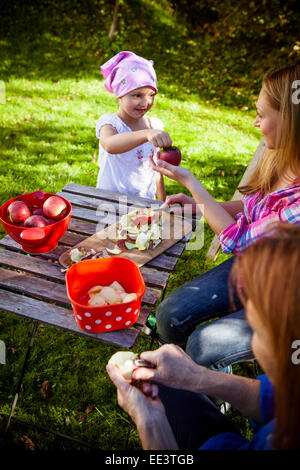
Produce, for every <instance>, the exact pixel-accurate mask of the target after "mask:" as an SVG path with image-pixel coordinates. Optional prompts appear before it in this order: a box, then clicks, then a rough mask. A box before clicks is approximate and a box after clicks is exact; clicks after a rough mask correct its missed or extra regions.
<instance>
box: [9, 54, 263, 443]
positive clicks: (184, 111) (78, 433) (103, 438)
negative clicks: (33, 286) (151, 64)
mask: <svg viewBox="0 0 300 470" xmlns="http://www.w3.org/2000/svg"><path fill="white" fill-rule="evenodd" d="M20 47H21V46H20ZM28 47H29V46H28ZM61 47H62V46H61ZM24 48H25V46H24ZM124 49H125V47H124ZM25 52H26V51H25ZM28 57H29V56H28ZM34 61H35V56H33V59H32V64H31V65H32V68H31V73H30V74H29V73H27V72H26V70H27V69H26V70H25V72H24V76H22V74H21V73H20V74H18V73H13V74H11V75H9V76H8V78H7V80H6V79H5V85H6V102H5V104H1V105H0V113H1V121H2V127H1V129H0V142H1V149H0V152H1V154H0V179H1V186H0V204H2V203H3V202H5V201H6V200H7V199H9V198H11V197H14V196H16V195H18V194H21V193H23V192H31V191H34V190H37V189H40V190H45V191H48V192H57V191H59V190H61V188H62V187H63V186H65V185H66V184H67V183H70V182H73V183H80V184H84V185H90V186H95V185H96V178H97V171H98V168H97V148H98V141H97V139H96V137H95V123H96V120H97V118H98V117H99V116H100V115H101V114H103V113H104V112H114V111H115V110H116V109H117V103H116V99H115V98H114V97H113V96H111V95H110V94H109V93H108V92H106V91H105V89H104V87H103V82H102V81H101V77H100V73H99V74H98V78H95V73H94V71H93V73H91V74H89V73H88V70H89V68H88V67H87V69H86V73H85V74H84V76H82V77H79V78H78V77H75V78H74V75H72V74H71V73H70V74H69V76H63V73H62V71H63V63H61V62H58V63H59V70H60V72H61V74H60V77H59V78H58V79H56V80H53V79H52V78H50V77H48V78H47V77H46V76H45V74H44V73H43V71H42V69H40V68H39V67H37V66H36V63H35V62H34ZM2 65H3V64H2ZM54 65H55V64H54ZM54 65H53V67H54ZM94 65H95V67H98V62H97V64H96V63H95V64H94ZM26 67H29V66H28V64H26ZM8 69H9V64H8ZM66 75H68V74H66ZM158 79H159V84H161V89H162V92H161V93H159V95H158V96H157V97H156V100H155V104H154V107H153V109H152V110H151V115H153V116H158V117H159V118H160V119H162V121H163V122H164V124H165V129H166V130H167V131H168V132H169V133H170V135H171V137H172V139H173V142H174V144H175V145H178V146H179V147H180V149H181V150H182V153H183V162H182V165H184V166H185V167H187V168H189V169H190V170H191V171H192V172H193V173H194V174H195V175H196V176H197V177H198V178H199V179H200V180H201V181H202V182H203V184H204V185H205V187H206V188H207V189H208V190H209V191H210V192H211V194H212V195H213V196H214V197H215V198H216V199H217V200H229V199H231V197H232V195H233V193H234V190H235V188H236V186H237V184H238V182H239V180H240V179H241V177H242V175H243V173H244V171H245V169H246V167H247V164H248V163H249V161H250V159H251V157H252V155H253V154H254V152H255V150H256V148H257V145H258V143H259V140H260V134H259V132H258V131H257V130H256V129H255V128H254V127H253V125H252V122H253V120H254V116H255V111H254V107H253V109H244V108H242V107H240V106H239V107H238V106H234V105H232V106H231V107H228V106H227V107H225V106H222V105H221V104H214V102H213V101H211V100H206V99H203V98H200V97H199V96H198V95H197V94H196V93H195V94H193V92H192V91H189V92H188V93H185V90H184V89H181V92H180V96H179V95H178V96H176V93H174V90H172V91H170V93H168V89H169V88H168V83H169V81H170V77H168V76H167V75H166V76H164V77H163V78H161V79H160V76H158ZM165 184H166V190H167V194H173V193H176V192H183V191H184V188H182V187H181V186H180V185H179V184H177V183H175V182H173V181H170V180H165ZM4 235H5V233H4V231H3V229H2V228H1V229H0V236H1V237H2V236H4ZM212 238H213V234H212V232H211V230H210V229H209V227H208V226H207V225H206V224H205V244H204V247H203V248H202V249H201V250H197V251H186V252H185V253H184V255H183V256H182V258H181V260H180V261H179V262H178V264H177V267H176V270H175V272H174V274H173V275H172V276H171V279H170V282H169V285H168V289H167V293H168V292H171V291H172V290H173V289H175V288H176V287H178V286H180V285H181V284H182V283H183V282H186V281H188V280H190V279H192V278H193V277H195V276H196V275H198V274H199V273H201V272H204V271H206V270H208V269H210V268H211V267H213V263H211V262H210V261H207V260H206V259H205V253H206V251H207V249H208V247H209V244H210V242H211V240H212ZM224 259H226V257H225V255H220V256H219V258H218V260H217V263H219V262H221V261H223V260H224ZM30 332H31V324H30V322H29V321H27V320H25V319H22V318H17V317H16V316H13V315H9V314H6V313H5V312H1V311H0V339H1V340H2V341H4V342H5V344H6V348H7V364H6V365H5V366H3V365H1V366H0V381H1V388H0V433H1V434H2V433H3V430H4V426H5V422H6V421H5V414H7V413H8V412H9V409H10V406H11V402H12V399H13V396H14V392H15V387H16V383H17V377H18V374H19V373H20V367H21V364H22V361H23V359H24V353H25V348H26V347H27V343H28V341H29V335H30ZM148 345H149V338H141V339H139V340H138V341H137V343H136V345H135V347H134V351H136V352H141V351H142V350H145V349H147V347H148ZM114 352H115V349H114V348H112V347H109V346H107V345H103V344H98V343H97V342H96V341H91V340H88V339H86V338H83V337H80V336H75V335H72V334H69V333H66V332H63V331H59V330H58V329H54V328H51V327H48V326H43V325H40V326H39V328H38V333H37V335H36V339H35V342H34V347H33V351H32V355H31V359H30V363H29V366H28V371H27V373H26V375H25V378H24V385H23V389H22V392H21V395H20V398H19V401H18V405H17V409H16V415H17V416H19V417H22V418H24V419H27V420H32V421H33V422H37V423H39V424H42V425H45V426H47V427H49V428H52V429H54V430H57V431H60V432H63V433H66V434H71V435H72V436H74V437H77V438H78V439H81V440H83V441H85V442H87V443H89V444H91V445H94V446H97V447H98V448H101V449H122V448H123V446H124V443H125V438H126V432H127V428H128V424H129V422H130V419H129V418H128V416H127V415H126V414H125V413H123V412H122V411H121V410H120V409H119V408H118V406H117V401H116V393H115V388H114V386H113V385H112V383H111V382H110V380H109V378H108V376H107V374H106V371H105V365H106V363H107V361H108V359H109V357H110V356H111V355H112V354H113V353H114ZM236 371H237V372H239V373H243V370H242V369H241V368H239V367H238V366H236ZM45 381H49V383H50V394H49V395H47V397H45V396H43V394H42V393H41V388H42V384H43V383H44V382H45ZM231 413H232V415H233V416H234V417H235V416H236V419H237V420H238V421H239V422H240V424H241V425H242V431H243V432H244V433H245V435H247V436H249V435H250V431H249V428H248V425H247V422H244V421H242V420H240V418H239V416H238V415H237V414H235V411H232V412H231ZM28 439H30V440H31V441H32V443H33V445H34V446H35V448H36V449H45V450H46V449H47V450H52V449H62V448H63V449H68V448H70V449H71V448H72V449H73V448H74V444H72V445H71V444H68V443H66V442H65V441H61V440H59V439H57V438H55V437H53V436H51V435H47V434H44V433H40V432H37V431H33V430H32V429H28V428H26V427H25V426H24V427H23V426H21V425H16V424H12V427H11V431H10V433H9V435H8V439H7V441H6V442H5V441H4V440H3V439H1V441H2V445H3V448H4V447H5V448H6V449H7V448H11V449H19V450H22V449H24V448H26V445H27V448H28V447H30V441H29V440H28ZM26 443H27V444H26ZM0 446H1V444H0ZM75 448H76V446H75ZM129 448H130V449H140V442H139V439H138V436H137V434H136V432H135V430H133V431H132V432H131V435H130V441H129Z"/></svg>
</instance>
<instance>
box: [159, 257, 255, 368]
mask: <svg viewBox="0 0 300 470" xmlns="http://www.w3.org/2000/svg"><path fill="white" fill-rule="evenodd" d="M233 261H234V258H233V257H232V258H229V259H228V260H226V261H224V262H223V263H221V264H220V265H218V266H216V267H215V268H213V269H211V270H209V271H207V272H205V273H203V274H201V275H200V276H197V277H196V278H195V279H193V280H192V281H190V282H188V283H186V284H184V285H183V286H181V287H179V288H178V289H176V290H175V291H173V292H172V293H171V294H169V295H168V296H167V297H166V299H165V300H164V301H163V302H162V303H161V304H160V305H159V307H158V309H157V312H156V319H157V332H158V335H159V340H160V341H161V342H162V343H174V344H178V345H179V346H181V347H182V348H184V349H185V350H186V352H187V353H188V354H189V355H190V356H191V357H192V359H193V360H194V361H195V362H197V363H198V364H201V365H204V366H206V367H211V368H217V369H220V368H224V367H226V366H228V365H231V364H234V363H237V362H241V361H245V360H250V359H254V356H253V353H252V350H251V339H252V329H251V328H250V326H249V325H248V323H247V320H246V318H245V311H244V309H243V308H242V304H241V302H240V301H239V299H238V297H237V295H236V294H235V292H234V291H233V297H234V306H233V305H231V300H230V296H229V288H228V280H229V274H230V271H231V267H232V264H233ZM233 311H234V313H232V312H233ZM212 320H213V321H212ZM204 322H206V323H204ZM203 323H204V324H203ZM200 324H201V325H200ZM198 325H200V326H198Z"/></svg>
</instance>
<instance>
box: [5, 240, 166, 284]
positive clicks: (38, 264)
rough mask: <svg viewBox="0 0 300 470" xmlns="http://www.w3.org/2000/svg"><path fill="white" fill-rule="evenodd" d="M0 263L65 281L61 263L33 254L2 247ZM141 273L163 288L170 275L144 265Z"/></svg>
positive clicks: (150, 281)
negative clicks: (51, 261)
mask: <svg viewBox="0 0 300 470" xmlns="http://www.w3.org/2000/svg"><path fill="white" fill-rule="evenodd" d="M43 255H45V254H43ZM0 265H3V266H8V267H10V268H14V269H20V270H22V271H25V272H29V273H32V274H36V275H38V276H42V277H46V278H48V279H51V280H53V281H57V282H64V280H65V274H64V273H63V272H61V266H60V265H58V264H55V263H50V262H49V261H46V260H44V259H41V258H40V257H37V256H33V255H30V256H27V255H25V254H23V253H15V252H13V251H8V250H2V249H0ZM141 273H142V276H143V277H144V280H145V283H146V284H148V285H149V286H152V287H160V288H162V289H164V288H165V287H166V284H167V282H168V279H169V277H170V275H169V273H166V272H164V271H158V270H156V269H152V268H148V267H146V266H142V268H141Z"/></svg>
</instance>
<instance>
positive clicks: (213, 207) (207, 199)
mask: <svg viewBox="0 0 300 470" xmlns="http://www.w3.org/2000/svg"><path fill="white" fill-rule="evenodd" d="M187 188H188V189H189V191H190V192H191V194H192V196H193V197H194V199H195V201H196V203H197V204H199V205H200V210H201V212H202V213H203V215H204V217H205V219H206V221H207V223H208V224H209V225H210V227H211V228H212V230H213V231H214V232H215V233H216V234H217V235H219V233H220V232H222V231H223V230H225V228H226V227H228V226H229V225H231V224H233V223H234V222H235V219H234V218H233V217H232V216H231V215H230V214H229V212H227V210H226V209H224V207H222V206H221V205H220V204H219V203H218V202H217V201H216V200H215V199H214V198H213V197H212V196H211V195H210V194H209V193H208V191H206V189H205V188H204V187H203V186H202V184H201V183H200V181H198V180H197V179H196V178H195V177H194V176H192V177H191V179H190V180H189V182H188V185H187Z"/></svg>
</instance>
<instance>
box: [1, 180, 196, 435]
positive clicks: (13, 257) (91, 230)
mask: <svg viewBox="0 0 300 470" xmlns="http://www.w3.org/2000/svg"><path fill="white" fill-rule="evenodd" d="M57 194H58V195H61V196H63V197H64V198H66V199H67V200H68V201H69V202H70V203H71V204H72V218H71V221H70V224H69V227H68V230H67V231H66V233H65V234H64V235H63V237H62V238H61V239H60V240H59V243H58V245H57V247H56V248H54V249H53V250H52V251H50V252H48V253H41V254H38V255H29V254H27V253H25V252H24V251H23V250H22V247H21V246H20V245H19V244H18V243H16V242H15V241H14V240H12V238H10V237H9V236H8V235H7V236H5V237H3V238H2V239H1V240H0V247H1V248H2V249H0V300H1V310H3V311H6V312H9V313H12V314H15V315H19V316H22V317H25V318H27V319H30V320H32V322H33V328H32V334H31V338H30V341H29V345H28V348H27V352H26V356H25V360H24V363H23V367H22V370H21V374H20V378H19V382H18V385H17V390H16V395H15V398H14V401H13V404H12V407H11V411H10V415H9V417H8V422H7V426H6V430H8V428H9V426H10V423H11V419H12V418H14V419H18V418H17V417H15V416H14V410H15V407H16V404H17V400H18V395H19V393H20V390H21V385H22V380H23V377H24V373H25V370H26V365H27V362H28V359H29V355H30V351H31V348H32V345H33V341H34V336H35V333H36V330H37V326H38V324H39V323H44V324H48V325H51V326H54V327H58V328H61V329H63V330H66V331H69V332H71V333H75V334H80V335H84V336H86V337H89V338H91V339H93V340H96V341H100V342H103V343H106V344H109V345H113V346H115V347H117V348H120V349H124V348H125V349H129V348H132V347H133V346H134V344H135V342H136V340H137V338H138V337H139V335H140V334H141V333H142V332H143V333H146V334H149V333H151V330H150V329H149V328H148V327H147V325H146V323H147V320H148V317H149V315H150V313H151V311H152V308H153V307H155V306H156V304H157V303H158V301H159V300H162V298H163V296H164V294H165V291H166V287H167V283H168V281H169V278H170V274H171V273H172V271H173V270H174V269H175V267H176V264H177V262H178V260H179V259H180V257H181V255H182V253H183V251H184V249H185V246H186V242H187V241H188V240H189V238H190V236H186V237H184V238H183V239H182V240H180V241H179V242H178V243H176V244H174V245H173V246H172V247H170V248H169V249H167V250H166V251H165V252H164V253H162V254H161V255H159V256H157V257H156V258H154V259H152V260H151V261H150V262H149V263H147V264H145V265H144V266H142V267H141V268H140V270H141V273H142V276H143V278H144V281H145V284H146V292H145V294H144V296H143V299H142V307H141V310H140V314H139V317H138V320H137V322H136V323H135V324H134V326H133V327H131V328H127V329H124V330H118V331H111V332H107V333H89V332H87V331H84V330H82V329H81V328H79V327H78V325H77V323H76V321H75V317H74V314H73V311H72V309H71V304H70V301H69V299H68V297H67V293H66V286H65V272H63V269H62V266H61V265H60V263H59V261H58V260H59V257H60V256H61V255H62V254H63V253H64V252H65V251H67V250H69V249H70V248H71V247H73V246H74V245H76V244H78V243H80V242H81V241H83V240H84V239H85V238H86V237H89V236H91V235H94V234H95V232H96V230H97V231H99V230H101V229H104V228H105V227H106V226H108V225H109V224H111V223H115V222H116V218H117V220H118V218H120V217H121V216H122V215H123V214H124V213H127V212H130V211H131V210H132V209H133V208H135V207H149V204H151V205H152V206H153V204H158V205H160V204H161V201H153V200H149V199H146V198H141V197H136V196H126V202H125V200H124V198H123V199H122V197H121V198H120V196H121V195H120V194H118V193H114V192H111V191H103V190H100V189H97V188H95V187H89V186H83V185H79V184H74V183H69V184H67V185H66V186H65V187H64V188H63V189H62V190H61V191H60V192H58V193H57ZM120 201H121V202H120ZM104 204H105V210H101V205H102V207H104V206H103V205H104ZM99 207H100V211H99ZM110 211H111V212H110ZM195 226H196V221H195V220H194V222H193V228H195ZM190 235H191V234H190ZM150 336H151V335H150ZM50 432H52V431H50ZM53 433H54V434H59V433H56V432H55V431H53ZM61 436H62V437H67V438H69V437H68V436H64V435H61ZM70 439H71V440H74V439H72V438H70Z"/></svg>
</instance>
